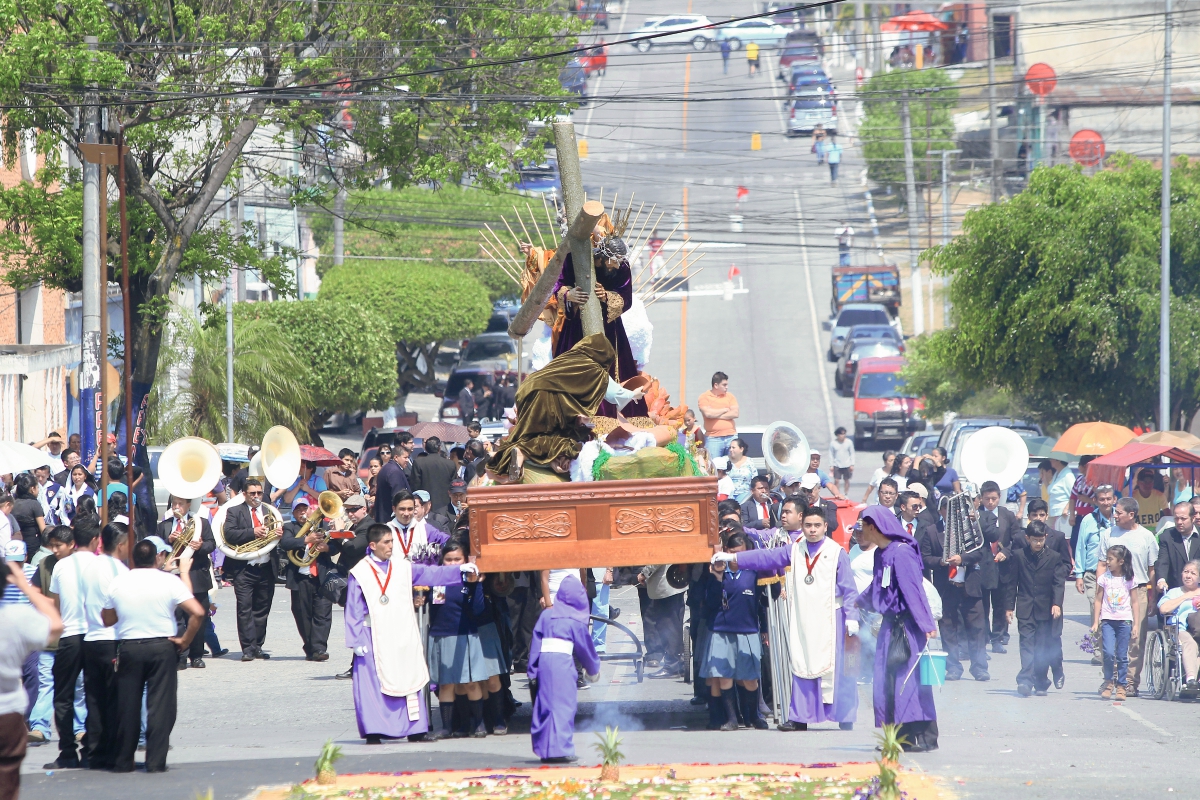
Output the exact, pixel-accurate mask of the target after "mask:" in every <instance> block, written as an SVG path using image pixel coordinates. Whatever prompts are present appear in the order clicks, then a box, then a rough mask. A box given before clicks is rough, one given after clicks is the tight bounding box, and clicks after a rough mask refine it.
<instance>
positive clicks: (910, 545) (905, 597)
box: [859, 505, 937, 749]
mask: <svg viewBox="0 0 1200 800" xmlns="http://www.w3.org/2000/svg"><path fill="white" fill-rule="evenodd" d="M862 519H864V520H868V519H869V520H871V522H873V523H874V524H875V527H876V528H878V529H879V530H880V532H881V533H883V535H884V536H886V537H887V538H888V539H890V540H891V544H889V545H888V546H887V547H877V548H875V575H874V577H873V578H872V580H871V585H870V586H869V587H868V588H867V590H866V591H865V592H863V594H862V596H861V598H860V599H859V605H860V606H861V607H863V608H865V609H869V610H872V611H876V612H878V613H880V614H882V615H883V625H882V627H881V628H880V629H879V640H878V644H877V649H876V650H875V695H874V705H875V726H876V727H882V726H883V725H884V724H885V723H899V724H900V725H901V735H903V736H906V737H907V738H908V740H909V742H910V743H911V744H912V746H914V747H920V748H925V749H932V748H936V747H937V712H936V709H935V708H934V704H933V688H932V687H930V686H923V685H922V684H921V674H920V668H919V667H918V666H917V661H918V659H919V658H920V655H921V651H923V650H924V649H925V645H926V643H927V642H928V637H927V636H926V633H928V632H929V631H936V630H937V623H936V622H935V621H934V619H933V613H932V612H931V611H930V610H929V600H928V598H926V596H925V588H924V586H923V585H922V583H921V569H922V564H921V553H920V548H919V547H918V546H917V542H916V540H915V539H914V538H913V537H911V536H909V535H908V534H907V533H905V532H904V529H903V528H902V527H901V526H900V521H899V520H898V519H896V515H895V514H894V513H893V512H892V510H891V509H888V508H884V507H883V506H878V505H876V506H869V507H867V509H866V510H865V511H863V513H862Z"/></svg>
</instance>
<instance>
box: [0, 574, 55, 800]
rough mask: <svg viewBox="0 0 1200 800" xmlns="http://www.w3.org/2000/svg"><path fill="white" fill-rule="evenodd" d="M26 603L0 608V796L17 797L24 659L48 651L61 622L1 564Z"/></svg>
mask: <svg viewBox="0 0 1200 800" xmlns="http://www.w3.org/2000/svg"><path fill="white" fill-rule="evenodd" d="M0 567H3V568H4V574H5V578H6V580H7V581H11V582H12V583H13V584H15V585H16V587H17V588H18V589H20V590H21V592H22V593H23V594H24V595H25V597H26V598H27V599H28V600H29V604H28V605H26V604H25V603H13V604H10V605H5V606H0V753H3V756H4V757H3V758H0V797H6V798H7V797H16V796H17V792H18V790H19V789H20V787H21V762H22V761H23V760H24V759H25V747H26V739H25V737H26V728H25V712H26V710H27V709H28V704H29V696H28V694H26V691H25V686H24V685H23V682H22V672H23V667H24V664H25V662H26V660H27V659H28V658H29V657H30V656H31V655H32V654H33V653H36V652H37V651H39V650H42V649H44V648H47V647H51V646H53V644H54V642H55V640H56V639H58V636H59V634H60V633H62V620H61V619H60V618H59V616H58V612H57V611H55V609H54V602H53V601H52V600H51V599H50V598H48V597H46V596H45V595H43V594H42V593H41V592H39V591H38V590H37V589H35V588H34V587H32V586H30V584H29V581H28V580H26V579H25V572H24V570H23V569H22V568H21V565H20V564H18V563H15V562H14V563H13V564H12V566H9V565H7V564H0Z"/></svg>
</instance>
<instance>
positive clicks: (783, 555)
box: [737, 543, 858, 723]
mask: <svg viewBox="0 0 1200 800" xmlns="http://www.w3.org/2000/svg"><path fill="white" fill-rule="evenodd" d="M806 544H807V543H802V544H801V547H804V546H806ZM809 555H810V556H811V555H812V548H809ZM737 560H738V566H739V567H740V568H742V569H752V570H755V571H758V570H764V571H765V570H772V569H774V570H777V571H778V572H779V573H780V574H782V572H783V568H784V567H789V566H791V564H792V548H791V547H790V546H789V547H773V548H770V549H767V550H749V551H747V552H744V553H738V557H737ZM834 580H835V583H836V590H835V594H836V596H837V597H840V598H841V599H842V607H841V608H839V609H837V610H836V611H835V612H834V613H835V614H837V629H838V631H839V632H840V635H838V636H837V637H835V641H834V643H833V646H834V678H833V683H834V688H833V702H832V703H824V702H822V700H821V678H799V677H797V676H795V675H793V676H792V702H791V705H790V706H789V707H788V719H789V720H791V721H792V722H805V723H813V722H839V723H840V722H854V720H855V718H856V717H857V716H858V679H857V678H856V677H855V676H854V675H846V674H845V673H844V672H843V670H842V664H843V660H844V658H845V649H846V646H845V645H846V621H847V620H854V621H855V622H857V621H858V609H857V607H856V606H855V602H856V601H857V599H858V589H857V588H856V586H855V584H854V573H853V572H852V571H851V570H850V556H849V555H847V554H846V551H845V550H840V549H839V550H838V563H837V577H836V578H835V579H834Z"/></svg>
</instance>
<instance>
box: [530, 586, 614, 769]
mask: <svg viewBox="0 0 1200 800" xmlns="http://www.w3.org/2000/svg"><path fill="white" fill-rule="evenodd" d="M590 608H591V603H590V602H589V601H588V596H587V589H584V588H583V584H582V583H581V582H580V581H579V578H576V577H575V576H574V575H568V576H567V577H565V578H563V582H562V585H561V586H559V587H558V594H556V595H555V596H554V605H552V606H550V607H549V608H548V609H546V610H545V611H543V612H542V615H541V616H540V617H538V621H537V625H536V626H534V629H533V639H532V641H531V642H530V645H529V668H528V669H527V670H526V672H527V674H528V675H529V680H530V681H535V680H536V681H537V695H536V696H535V697H534V699H533V721H532V722H531V723H530V725H529V732H530V734H532V736H533V752H534V753H535V754H536V755H537V756H538V757H539V758H540V759H542V761H543V762H545V763H547V764H556V763H566V762H569V761H574V760H575V743H574V742H573V741H572V737H573V736H574V734H575V709H576V707H577V705H578V697H577V695H576V693H577V692H578V691H579V690H578V686H577V681H578V680H579V673H578V672H576V671H575V662H576V661H578V662H579V665H580V666H581V667H583V672H584V675H585V677H587V679H588V680H589V681H591V682H593V683H595V682H596V681H597V680H598V679H599V678H600V657H599V656H597V655H596V646H595V645H594V644H592V634H591V631H590V629H589V626H588V623H589V620H588V614H589V610H590Z"/></svg>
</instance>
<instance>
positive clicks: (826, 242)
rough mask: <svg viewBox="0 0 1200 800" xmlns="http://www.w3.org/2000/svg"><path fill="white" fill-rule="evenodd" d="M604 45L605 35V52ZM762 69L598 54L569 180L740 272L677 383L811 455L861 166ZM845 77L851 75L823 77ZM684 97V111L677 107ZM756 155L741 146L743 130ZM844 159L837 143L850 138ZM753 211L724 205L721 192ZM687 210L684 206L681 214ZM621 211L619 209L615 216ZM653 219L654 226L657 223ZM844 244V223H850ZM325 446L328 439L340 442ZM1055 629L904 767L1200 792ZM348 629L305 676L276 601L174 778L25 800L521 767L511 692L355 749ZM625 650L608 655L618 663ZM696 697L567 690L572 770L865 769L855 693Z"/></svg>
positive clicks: (1000, 668) (708, 311)
mask: <svg viewBox="0 0 1200 800" xmlns="http://www.w3.org/2000/svg"><path fill="white" fill-rule="evenodd" d="M684 10H691V11H694V12H695V13H708V14H711V15H713V16H714V17H715V16H719V15H729V14H732V13H752V12H756V11H758V10H760V7H759V6H758V5H757V4H754V3H751V2H750V0H739V2H737V3H734V4H728V3H717V2H714V1H712V0H696V2H694V4H692V5H690V6H689V7H687V8H685V7H684V3H683V2H675V3H671V4H669V3H667V2H666V0H632V2H630V3H629V4H628V6H627V9H626V11H625V13H624V14H622V15H619V16H618V15H614V22H615V21H617V20H618V19H619V21H620V24H621V25H622V26H623V28H624V30H630V29H632V28H634V27H636V26H637V24H639V23H640V22H641V21H642V20H643V19H644V18H645V17H646V16H648V15H661V14H664V13H671V12H681V11H684ZM616 32H617V28H616V25H614V30H613V31H612V32H611V33H610V34H609V36H608V38H609V40H610V41H611V40H612V39H614V38H617V37H616ZM763 62H764V63H763V67H764V68H763V72H762V74H759V75H757V76H754V77H750V76H749V75H748V74H747V67H746V63H745V58H744V54H743V53H735V54H734V55H733V57H732V58H731V59H730V64H729V72H728V74H726V73H725V72H724V71H723V69H722V62H721V58H720V56H719V54H717V53H715V52H712V51H708V52H692V51H690V50H687V49H677V50H673V51H667V50H662V51H658V50H655V51H651V52H650V53H647V54H639V53H636V52H634V51H633V50H632V49H629V48H624V49H622V48H613V49H612V51H611V52H610V56H609V67H608V73H607V75H606V76H604V77H603V78H602V79H601V80H600V81H599V82H597V81H596V80H595V79H593V81H592V87H591V89H590V91H591V93H592V94H593V95H594V96H596V97H597V98H599V99H598V100H597V101H596V102H595V103H593V104H592V105H591V106H589V107H587V108H584V109H581V110H580V111H578V112H576V114H575V116H574V118H575V120H576V124H577V126H578V128H579V130H580V138H584V139H586V140H587V141H588V143H589V155H588V158H587V160H586V161H584V163H583V170H584V176H585V184H586V186H587V188H588V192H589V195H590V196H595V195H593V193H598V192H599V191H600V190H601V189H602V188H603V190H604V193H605V197H606V199H607V198H609V197H611V196H612V193H613V192H619V193H620V195H621V196H623V197H626V198H627V197H628V196H629V194H630V193H631V192H636V195H637V202H638V203H640V202H641V201H642V200H646V201H648V203H657V204H658V208H659V210H660V211H666V215H665V216H664V217H663V222H662V225H661V226H660V230H662V233H663V234H665V233H667V232H668V231H669V230H670V228H671V227H672V226H673V225H674V220H675V219H676V212H678V218H685V219H686V222H687V233H688V236H689V238H690V241H691V242H693V243H697V244H700V245H703V244H705V243H712V244H711V245H710V246H701V247H699V248H698V249H697V252H698V253H700V252H704V253H707V256H706V257H705V259H704V260H702V261H700V262H699V263H698V265H697V266H696V268H694V269H693V270H692V275H691V286H692V288H693V289H696V290H699V289H700V288H701V287H703V286H706V285H713V284H718V285H719V284H720V283H721V282H722V281H724V280H725V279H726V277H727V275H728V273H729V270H730V267H731V265H734V264H736V265H737V267H738V269H739V270H740V272H741V278H742V282H741V283H739V284H738V287H739V288H743V287H744V288H745V289H746V290H747V291H745V292H744V293H735V294H733V295H732V297H731V298H729V299H726V296H722V295H720V294H709V295H701V294H697V296H693V297H691V298H690V299H689V300H688V304H687V318H686V347H687V358H686V364H687V375H686V381H687V387H686V392H685V398H686V400H687V401H690V402H691V403H692V404H694V402H695V397H696V396H697V395H698V394H699V393H700V392H701V391H703V390H704V389H707V388H708V380H709V376H710V375H711V374H712V372H714V371H715V370H723V371H725V372H727V373H729V375H730V388H731V390H732V391H733V392H734V393H735V394H736V395H737V396H738V398H739V401H740V405H741V409H742V419H741V422H742V424H765V423H768V422H771V421H772V420H776V419H785V420H790V421H793V422H795V423H797V424H799V425H800V426H801V427H802V428H803V429H804V431H805V432H806V434H807V435H808V437H809V439H810V442H811V443H812V445H813V446H814V447H817V448H822V449H823V448H825V446H826V445H827V444H828V441H829V439H830V436H831V431H832V430H833V428H834V427H836V426H837V425H847V426H849V425H851V423H852V415H851V407H850V401H849V400H848V399H845V398H841V397H838V396H836V395H835V394H834V393H833V391H832V364H830V363H829V362H827V361H826V360H825V359H824V356H823V353H824V349H825V348H826V347H827V341H828V340H827V336H828V334H826V333H824V332H823V331H822V330H821V324H820V323H821V322H822V320H824V319H825V318H827V316H828V308H829V275H830V273H829V269H830V266H831V265H832V264H833V263H834V261H835V259H836V247H835V242H834V238H833V231H834V229H835V227H836V225H837V222H838V220H840V219H843V218H847V219H850V220H852V221H854V222H855V223H858V222H859V221H860V219H861V216H862V213H863V212H862V206H861V203H860V199H861V196H862V195H861V187H860V186H859V183H858V180H859V177H858V174H859V171H860V170H861V168H862V162H861V157H860V154H859V153H858V152H857V151H855V150H854V149H853V148H852V147H847V149H846V154H845V159H844V163H843V165H842V176H841V180H840V183H839V184H837V185H831V184H830V180H829V174H828V171H827V170H826V168H825V167H818V166H817V165H816V163H815V157H814V156H812V155H811V154H810V153H809V145H810V140H808V139H807V138H801V139H788V138H787V137H785V136H784V135H783V122H784V117H783V114H782V112H781V108H780V103H779V99H780V98H779V97H778V95H780V94H781V93H782V90H783V89H782V84H781V83H779V82H778V81H776V80H774V78H773V77H772V73H773V72H774V67H775V62H774V59H773V57H771V56H767V57H765V58H764V59H763ZM835 76H836V77H838V78H839V79H841V80H843V81H844V80H846V79H847V78H848V74H847V73H846V72H845V71H839V72H837V73H835ZM684 98H687V102H686V103H685V102H684ZM756 132H757V133H759V134H761V142H762V146H761V150H752V149H751V141H752V134H754V133H756ZM846 144H849V142H846ZM739 186H743V187H745V188H746V189H747V190H748V192H749V193H748V195H747V196H746V197H745V199H743V200H742V201H741V203H740V204H738V202H737V192H736V190H737V187H739ZM685 194H686V199H685ZM623 205H624V201H622V206H623ZM731 214H740V215H742V216H744V218H745V221H744V229H743V230H742V231H741V232H734V231H732V230H731V229H730V222H729V215H731ZM668 222H669V224H668ZM856 227H857V224H856ZM681 312H682V304H681V303H680V302H679V301H678V300H670V299H665V300H662V301H660V302H659V303H657V304H655V305H654V306H652V307H651V309H650V315H651V318H652V320H653V322H654V324H655V345H654V350H653V352H652V358H651V363H650V366H649V369H650V371H651V372H652V373H653V374H655V375H656V376H658V377H659V378H660V379H661V380H662V381H663V383H664V384H665V385H666V386H667V387H668V388H669V389H670V390H671V393H672V395H674V396H676V397H678V392H679V389H678V387H679V382H680V350H681V336H680V332H681V328H682V326H683V319H682V313H681ZM338 444H340V442H338ZM877 463H878V455H877V454H875V453H861V454H860V455H859V460H858V476H857V479H856V482H855V485H854V487H853V491H852V494H853V495H854V496H856V497H861V496H862V492H863V490H864V486H865V480H864V479H865V478H866V477H867V476H869V475H870V473H871V471H872V470H873V469H874V467H875V466H876V465H877ZM215 598H216V600H215V601H216V602H217V603H218V604H219V606H220V608H219V611H218V613H217V615H216V617H215V619H216V623H217V628H218V631H219V634H220V637H221V640H222V642H223V644H224V646H226V647H230V648H231V649H232V650H233V651H235V652H236V650H237V640H236V633H235V630H234V616H233V596H232V592H231V591H230V590H228V589H224V590H221V591H219V592H217V593H216V595H215ZM615 602H616V603H617V605H619V606H620V607H621V608H622V616H621V621H622V622H624V623H626V624H628V625H629V626H630V627H631V628H632V629H633V630H634V632H635V633H638V634H639V635H640V630H641V628H640V620H639V619H638V608H637V601H636V595H634V594H633V592H632V590H629V589H624V590H619V591H618V592H617V593H616V600H615ZM1066 605H1067V622H1066V624H1065V632H1064V651H1065V653H1066V658H1067V663H1066V675H1067V683H1066V687H1065V688H1064V689H1063V690H1062V691H1055V690H1051V692H1050V694H1049V696H1047V697H1040V698H1039V697H1031V698H1021V697H1019V696H1018V695H1017V694H1016V685H1015V680H1014V678H1015V675H1016V673H1017V670H1018V669H1019V657H1018V655H1017V646H1016V645H1017V640H1016V637H1015V632H1014V638H1013V641H1012V645H1011V646H1010V648H1009V652H1008V653H1007V654H1005V655H994V656H992V661H991V664H990V670H991V676H992V680H991V681H990V682H986V683H984V682H976V681H973V680H967V681H960V682H956V683H950V684H947V685H946V686H945V687H943V688H941V689H938V690H936V698H937V704H938V714H939V723H940V728H941V749H940V750H939V751H937V752H935V753H929V754H921V755H911V756H906V757H905V758H904V760H903V763H904V764H905V766H907V767H910V768H913V769H919V770H925V771H927V772H931V773H935V774H937V775H941V776H944V777H945V778H946V779H947V782H948V785H949V787H950V788H951V789H952V790H954V791H955V792H957V793H958V794H960V795H963V796H972V797H986V798H1017V797H1020V798H1042V797H1045V798H1051V797H1052V798H1056V799H1063V798H1094V797H1097V796H1111V797H1151V796H1162V795H1164V794H1166V793H1168V792H1188V791H1191V790H1192V787H1193V786H1195V784H1196V780H1197V778H1198V777H1200V766H1197V765H1198V763H1200V762H1198V760H1197V758H1196V756H1197V749H1198V738H1200V737H1198V736H1197V734H1196V733H1195V732H1192V729H1191V723H1192V722H1194V721H1195V719H1196V711H1197V709H1196V708H1195V707H1193V706H1192V705H1191V704H1189V703H1183V702H1175V703H1168V702H1165V701H1155V700H1150V699H1145V698H1131V699H1130V700H1129V701H1128V702H1127V703H1125V705H1124V706H1120V707H1116V706H1114V705H1112V704H1111V703H1107V702H1104V701H1102V700H1101V699H1100V698H1099V696H1098V695H1097V693H1096V692H1097V687H1098V685H1099V670H1098V668H1096V667H1092V666H1090V665H1089V663H1088V658H1089V657H1088V656H1087V655H1085V654H1084V653H1082V652H1081V651H1080V650H1079V649H1078V647H1077V646H1076V642H1077V641H1078V640H1079V639H1080V637H1081V636H1082V635H1083V633H1084V629H1085V625H1086V621H1087V609H1086V607H1085V603H1084V601H1083V599H1082V597H1081V596H1079V595H1077V594H1076V593H1075V592H1074V589H1073V587H1068V593H1067V604H1066ZM342 625H343V621H342V616H341V612H340V610H338V611H335V615H334V625H333V634H332V637H331V641H330V652H331V653H332V654H333V657H332V659H331V660H330V661H329V662H327V663H324V664H316V663H312V662H306V661H305V660H304V658H303V655H302V653H301V649H300V644H299V639H298V637H297V635H296V631H295V626H294V623H293V622H292V619H291V615H290V610H289V596H288V593H287V592H286V591H285V590H284V589H283V588H280V589H279V590H278V591H277V593H276V596H275V605H274V609H273V611H272V615H271V621H270V628H269V635H268V638H267V650H268V651H269V652H270V653H272V655H273V658H272V659H271V660H270V661H266V662H264V661H255V662H252V663H248V664H242V663H240V661H238V660H237V659H236V658H234V657H233V654H231V655H230V656H228V657H226V658H223V659H209V660H208V668H207V669H205V670H203V671H200V670H194V669H189V670H187V671H185V672H183V673H181V674H180V676H179V677H180V689H179V713H178V722H177V723H176V726H175V730H174V734H173V736H172V740H171V741H172V745H173V749H172V751H171V754H170V756H169V759H168V763H169V765H170V771H169V772H167V773H166V774H161V775H145V774H142V773H135V774H132V775H110V774H103V773H101V774H94V773H90V772H86V771H60V772H55V773H53V774H50V773H47V772H46V771H44V770H42V769H40V765H41V764H43V763H45V762H48V761H50V760H52V759H53V757H54V755H55V753H54V752H53V750H52V746H43V747H39V748H35V749H32V750H30V752H29V755H28V757H27V759H26V762H25V766H24V768H23V772H24V775H23V786H22V789H23V792H22V795H23V797H24V798H26V800H76V799H77V798H78V800H109V799H110V798H111V799H112V800H118V799H119V800H126V798H129V797H134V796H152V797H155V798H164V799H166V798H170V799H172V800H190V799H191V798H193V797H195V796H196V794H197V793H202V792H205V791H207V790H208V789H209V788H210V787H211V788H212V789H213V796H214V798H215V800H225V799H226V798H230V799H232V798H240V797H244V796H246V795H247V794H248V793H249V792H251V791H252V790H253V789H254V787H257V786H262V785H278V784H291V783H295V782H298V781H301V780H304V779H306V778H309V777H311V776H312V775H313V769H312V763H313V761H314V759H315V758H316V756H317V754H318V751H319V750H320V748H321V745H322V744H323V743H324V742H325V741H327V740H332V741H334V742H336V743H338V744H340V745H342V746H343V747H344V748H345V753H346V758H345V759H344V760H343V761H342V762H340V763H339V764H338V769H339V770H340V771H342V772H355V771H379V772H396V771H404V770H418V769H432V768H478V769H480V770H481V771H483V770H486V769H489V768H495V767H520V768H523V767H530V768H532V767H533V766H535V764H536V762H535V760H534V759H533V756H532V752H531V749H530V745H529V739H528V734H527V733H525V732H524V731H527V729H528V721H527V718H528V712H529V705H528V693H527V691H526V689H525V687H524V676H517V678H516V679H515V680H514V688H515V691H516V694H517V696H518V698H519V699H521V700H523V701H525V705H524V706H523V707H522V708H521V709H520V711H519V715H518V719H517V720H516V721H515V722H514V725H513V729H512V732H511V733H510V734H509V735H508V736H506V737H489V738H487V739H481V740H473V739H472V740H451V741H445V742H438V743H430V744H423V743H422V744H410V743H407V742H397V743H387V744H384V745H381V746H377V747H368V746H366V745H364V744H363V743H362V740H361V739H359V738H358V732H357V729H356V725H355V719H354V710H353V703H352V700H351V694H350V684H349V682H348V681H338V680H335V679H334V678H333V675H334V673H336V672H339V671H341V670H342V669H344V668H345V667H346V666H348V664H349V660H350V657H349V652H348V651H347V650H346V649H345V648H344V646H343V628H342ZM620 638H621V637H619V636H613V639H611V640H610V642H611V646H610V652H616V651H619V650H621V649H622V648H623V649H626V650H628V649H629V648H628V646H627V645H623V644H621V643H620V641H619V639H620ZM690 697H691V691H690V686H689V685H686V684H683V683H681V682H679V681H677V680H653V679H649V678H648V679H646V680H645V681H644V682H643V683H641V684H639V683H637V682H636V679H635V678H634V676H633V674H632V669H631V666H630V665H629V664H628V663H627V662H609V663H607V664H606V665H605V667H604V670H603V672H602V676H601V680H600V682H599V683H598V684H597V685H595V686H594V687H592V688H591V689H589V690H588V691H586V692H581V694H580V701H581V706H580V719H579V726H578V733H577V736H576V747H577V750H578V752H579V754H580V756H581V757H582V760H583V762H584V763H596V759H595V757H594V754H593V752H592V749H591V746H590V745H591V741H592V739H593V735H592V733H591V731H593V730H596V729H598V728H599V729H602V728H603V727H604V725H605V724H617V725H619V726H620V728H621V729H622V731H623V732H624V736H625V744H626V746H625V747H624V751H625V753H626V754H627V755H628V756H629V760H630V761H631V762H634V763H653V762H662V761H689V762H691V761H713V762H728V761H745V762H758V761H790V762H795V763H813V762H827V761H861V760H869V759H872V758H873V757H874V735H875V732H874V729H873V727H872V721H873V720H872V715H871V700H870V687H869V686H861V687H860V708H859V714H858V723H857V724H856V726H855V729H854V730H853V731H839V730H837V726H836V725H820V726H815V728H814V729H813V730H812V731H809V732H808V733H791V734H785V733H779V732H777V731H774V730H771V731H750V730H743V731H739V732H737V733H720V732H709V731H705V730H704V724H705V717H704V716H703V715H702V714H700V713H697V712H696V710H695V709H694V707H692V706H690V705H689V704H688V700H689V698H690Z"/></svg>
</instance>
